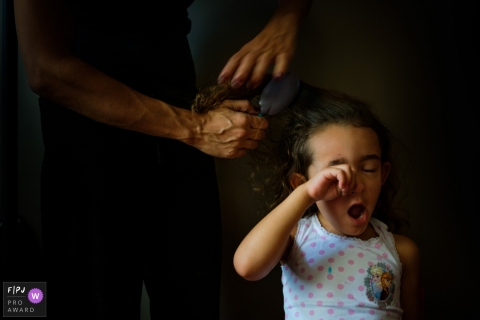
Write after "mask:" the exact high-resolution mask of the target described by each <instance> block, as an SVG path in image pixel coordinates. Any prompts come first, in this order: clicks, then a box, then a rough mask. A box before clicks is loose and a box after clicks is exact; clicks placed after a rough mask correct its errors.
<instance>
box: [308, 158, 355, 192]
mask: <svg viewBox="0 0 480 320" xmlns="http://www.w3.org/2000/svg"><path fill="white" fill-rule="evenodd" d="M355 181H356V175H355V172H354V171H353V170H352V168H351V167H350V166H349V165H347V164H341V165H336V166H332V167H327V168H325V169H322V170H321V171H319V172H318V173H316V174H315V175H314V176H313V177H312V178H311V179H310V180H308V181H307V182H306V183H305V187H306V190H307V193H308V195H309V196H310V197H311V198H312V199H314V200H315V201H320V200H323V201H329V200H333V199H335V198H338V197H340V196H344V195H347V194H349V193H350V190H353V189H354V188H355Z"/></svg>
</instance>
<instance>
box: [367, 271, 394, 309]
mask: <svg viewBox="0 0 480 320" xmlns="http://www.w3.org/2000/svg"><path fill="white" fill-rule="evenodd" d="M364 283H365V287H366V288H367V290H366V295H367V297H368V300H370V301H373V302H375V303H376V304H378V306H379V307H380V308H386V307H387V306H388V305H390V304H392V301H393V294H394V292H395V276H394V275H393V272H392V270H391V269H390V268H389V267H388V266H387V265H385V264H384V263H381V262H379V263H377V264H375V265H371V266H370V267H369V268H368V269H367V276H366V277H365V279H364Z"/></svg>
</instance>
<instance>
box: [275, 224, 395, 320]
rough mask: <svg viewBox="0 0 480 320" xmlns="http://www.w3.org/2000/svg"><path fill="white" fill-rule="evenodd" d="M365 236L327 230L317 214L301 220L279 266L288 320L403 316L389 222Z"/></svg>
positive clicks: (392, 317)
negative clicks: (340, 233)
mask: <svg viewBox="0 0 480 320" xmlns="http://www.w3.org/2000/svg"><path fill="white" fill-rule="evenodd" d="M371 224H372V226H373V227H374V228H375V231H376V232H377V234H378V235H379V236H378V237H376V238H372V239H370V240H368V241H363V240H360V239H358V238H350V237H343V236H339V235H335V234H332V233H330V232H328V231H327V230H325V229H324V228H323V227H322V226H321V224H320V222H319V221H318V218H317V216H316V215H314V216H312V217H309V218H304V219H301V220H300V221H299V223H298V231H297V235H296V237H295V242H294V244H293V247H292V250H291V252H290V254H289V257H288V260H287V263H286V264H284V265H282V284H283V297H284V309H285V318H286V319H312V320H313V319H314V320H320V319H325V320H327V319H328V320H330V319H339V320H340V319H344V320H354V319H358V320H361V319H364V320H367V319H384V320H386V319H401V318H402V313H403V311H402V309H401V307H400V281H401V270H402V268H401V264H400V259H399V257H398V253H397V250H396V249H395V242H394V239H393V236H392V234H391V233H390V232H388V231H387V226H386V225H385V224H384V223H382V222H381V221H379V220H377V219H375V218H372V219H371Z"/></svg>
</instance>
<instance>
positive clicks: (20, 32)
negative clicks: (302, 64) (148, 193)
mask: <svg viewBox="0 0 480 320" xmlns="http://www.w3.org/2000/svg"><path fill="white" fill-rule="evenodd" d="M14 10H15V23H16V28H17V36H18V43H19V47H20V52H21V55H22V59H23V61H24V63H25V68H26V72H27V79H28V84H29V86H30V88H31V89H32V91H34V92H35V93H36V94H38V95H40V96H42V97H45V98H47V99H49V100H51V101H54V102H56V103H58V104H60V105H63V106H65V107H66V108H69V109H71V110H73V111H75V112H78V113H80V114H82V115H84V116H86V117H89V118H91V119H93V120H95V121H99V122H102V123H105V124H107V125H111V126H115V127H119V128H123V129H127V130H132V131H137V132H141V133H144V134H148V135H153V136H159V137H166V138H170V139H176V140H180V141H183V142H184V143H187V144H189V145H191V146H193V147H195V148H198V149H199V150H201V151H203V152H205V153H207V154H210V155H213V156H216V157H223V158H235V157H240V156H243V155H245V154H246V150H247V149H253V148H255V147H256V146H257V144H258V140H260V139H261V138H263V137H264V132H263V129H265V128H266V127H267V122H266V120H265V119H263V118H260V117H257V116H254V114H257V112H256V111H255V110H254V109H253V106H252V105H251V103H250V102H248V101H245V100H239V101H229V100H227V101H225V102H224V103H223V104H222V106H221V107H220V108H217V109H214V110H211V111H209V112H207V113H205V114H193V113H192V112H191V111H189V110H185V109H181V108H177V107H175V106H172V105H169V104H167V103H165V102H163V101H160V100H157V99H154V98H151V97H148V96H146V95H143V94H141V93H139V92H137V91H135V90H133V89H132V88H130V87H128V86H126V85H124V84H123V83H121V82H119V81H117V80H115V79H113V78H111V77H109V76H107V75H106V74H104V73H102V72H101V71H99V70H98V69H96V68H94V67H92V66H91V65H89V64H87V63H85V62H84V61H82V60H81V59H78V58H77V57H76V56H75V55H74V54H73V51H72V50H71V47H72V41H73V19H72V13H71V12H70V9H69V7H68V6H67V5H66V4H65V3H64V2H63V1H62V0H43V1H31V0H15V1H14Z"/></svg>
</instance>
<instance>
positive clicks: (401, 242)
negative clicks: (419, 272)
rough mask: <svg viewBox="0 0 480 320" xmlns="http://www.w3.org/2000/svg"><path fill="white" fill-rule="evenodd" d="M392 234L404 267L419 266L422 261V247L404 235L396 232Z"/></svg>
mask: <svg viewBox="0 0 480 320" xmlns="http://www.w3.org/2000/svg"><path fill="white" fill-rule="evenodd" d="M392 235H393V239H394V240H395V247H396V249H397V252H398V255H399V257H400V261H401V262H402V269H405V268H408V267H409V266H415V267H417V266H418V265H419V263H420V248H419V247H418V245H417V244H416V243H415V241H413V240H412V239H411V238H409V237H407V236H404V235H400V234H396V233H392Z"/></svg>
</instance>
